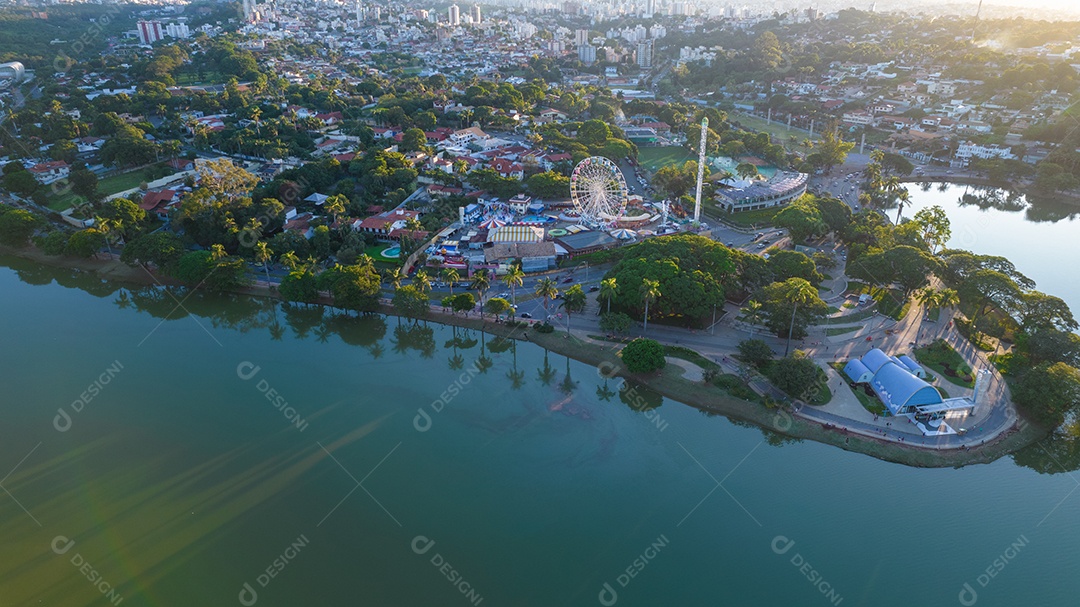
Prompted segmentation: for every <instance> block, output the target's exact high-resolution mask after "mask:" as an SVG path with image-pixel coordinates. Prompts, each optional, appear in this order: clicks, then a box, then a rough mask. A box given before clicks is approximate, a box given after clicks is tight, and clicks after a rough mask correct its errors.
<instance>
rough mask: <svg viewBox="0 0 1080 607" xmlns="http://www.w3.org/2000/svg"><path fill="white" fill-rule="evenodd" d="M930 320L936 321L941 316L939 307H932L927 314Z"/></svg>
mask: <svg viewBox="0 0 1080 607" xmlns="http://www.w3.org/2000/svg"><path fill="white" fill-rule="evenodd" d="M927 316H928V317H929V318H930V320H932V321H934V322H937V321H938V320H939V319H940V318H941V308H934V309H933V310H930V312H929V313H928V314H927Z"/></svg>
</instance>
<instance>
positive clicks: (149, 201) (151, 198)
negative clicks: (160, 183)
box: [139, 190, 177, 220]
mask: <svg viewBox="0 0 1080 607" xmlns="http://www.w3.org/2000/svg"><path fill="white" fill-rule="evenodd" d="M176 200H177V196H176V190H159V191H157V192H147V193H145V194H143V197H142V202H140V203H139V208H141V209H142V210H144V211H146V212H147V213H153V214H154V215H156V216H157V217H158V219H162V220H164V219H165V218H166V217H168V215H169V210H170V209H171V208H172V207H173V206H174V203H175V202H176Z"/></svg>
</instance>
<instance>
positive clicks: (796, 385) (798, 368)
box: [767, 352, 822, 400]
mask: <svg viewBox="0 0 1080 607" xmlns="http://www.w3.org/2000/svg"><path fill="white" fill-rule="evenodd" d="M767 371H768V376H769V380H770V381H772V383H773V384H774V385H775V386H776V387H777V388H780V389H781V390H783V391H784V392H786V393H787V394H788V395H789V396H791V397H792V398H805V399H807V400H809V397H808V396H807V394H808V393H809V392H810V390H811V388H812V387H813V386H814V384H816V383H817V382H818V378H819V377H820V374H821V373H822V372H821V369H820V368H819V367H818V366H817V364H816V363H815V362H814V361H813V360H812V359H811V358H809V357H807V356H803V355H802V354H801V353H798V352H796V353H795V356H785V357H784V358H781V359H778V360H775V361H773V362H772V363H771V364H770V365H769V367H768V370H767Z"/></svg>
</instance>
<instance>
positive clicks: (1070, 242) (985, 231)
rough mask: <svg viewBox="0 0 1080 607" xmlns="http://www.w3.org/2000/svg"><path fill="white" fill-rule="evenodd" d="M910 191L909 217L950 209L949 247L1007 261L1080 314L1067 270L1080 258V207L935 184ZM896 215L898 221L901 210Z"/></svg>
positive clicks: (1078, 285) (1076, 284)
mask: <svg viewBox="0 0 1080 607" xmlns="http://www.w3.org/2000/svg"><path fill="white" fill-rule="evenodd" d="M942 186H943V187H942ZM908 189H909V191H910V192H911V199H912V203H913V204H912V205H911V206H910V207H909V208H907V209H905V210H904V215H905V216H907V217H910V216H912V215H914V214H915V213H916V212H917V211H918V210H919V209H922V208H925V207H929V206H933V205H939V206H941V207H942V208H943V209H945V212H946V214H948V216H949V220H950V221H951V222H952V233H953V236H952V240H950V241H949V243H948V247H949V248H954V249H966V250H969V251H972V252H975V253H981V254H986V255H1000V256H1002V257H1006V258H1008V259H1010V260H1012V262H1013V263H1014V264H1016V268H1017V269H1018V270H1020V271H1021V272H1023V273H1024V274H1025V275H1027V276H1028V277H1029V278H1031V279H1032V280H1034V281H1035V283H1036V288H1037V289H1039V290H1040V291H1042V292H1044V293H1049V294H1050V295H1056V296H1058V297H1060V298H1062V299H1064V300H1065V301H1066V303H1068V304H1069V307H1071V308H1072V309H1073V310H1077V311H1080V281H1077V280H1076V279H1075V278H1074V277H1073V275H1072V273H1070V272H1066V271H1062V267H1063V265H1062V264H1065V267H1067V265H1068V264H1071V263H1073V262H1074V260H1077V259H1080V238H1077V236H1078V235H1080V206H1078V205H1071V204H1067V203H1063V202H1055V201H1044V200H1039V201H1038V202H1035V203H1034V204H1033V203H1030V202H1029V201H1028V200H1027V198H1026V197H1024V196H1022V195H1018V194H1010V193H1008V192H1006V191H1004V190H1000V189H996V188H978V187H975V186H964V185H954V184H937V183H935V184H931V187H930V189H929V190H926V191H923V190H922V189H921V188H920V187H919V186H918V184H914V183H911V184H908ZM965 194H967V195H968V198H967V200H964V195H965ZM890 216H891V217H892V218H893V219H895V218H896V212H895V210H894V211H893V212H892V213H891V214H890Z"/></svg>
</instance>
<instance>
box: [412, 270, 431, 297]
mask: <svg viewBox="0 0 1080 607" xmlns="http://www.w3.org/2000/svg"><path fill="white" fill-rule="evenodd" d="M413 286H415V287H416V288H417V289H418V290H419V291H420V292H421V293H428V292H430V291H431V279H430V278H428V275H427V272H425V271H424V270H417V271H416V275H415V276H413Z"/></svg>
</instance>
